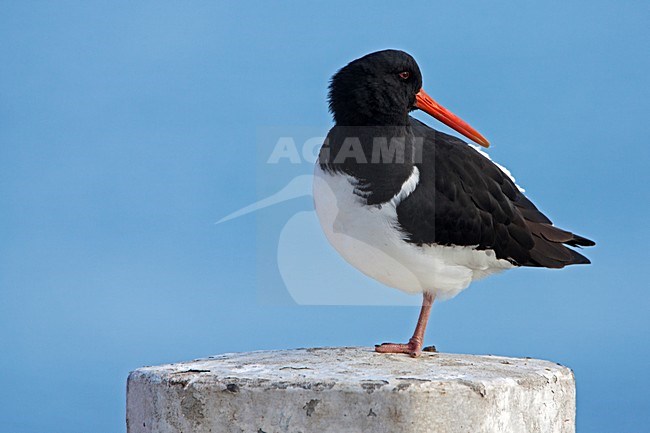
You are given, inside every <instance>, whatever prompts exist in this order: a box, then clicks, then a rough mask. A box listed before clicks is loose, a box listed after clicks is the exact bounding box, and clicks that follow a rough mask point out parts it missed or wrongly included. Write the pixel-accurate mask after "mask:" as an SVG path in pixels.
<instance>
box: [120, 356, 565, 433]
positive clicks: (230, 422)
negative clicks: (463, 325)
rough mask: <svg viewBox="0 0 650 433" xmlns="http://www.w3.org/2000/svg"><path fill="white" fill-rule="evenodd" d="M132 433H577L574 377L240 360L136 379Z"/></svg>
mask: <svg viewBox="0 0 650 433" xmlns="http://www.w3.org/2000/svg"><path fill="white" fill-rule="evenodd" d="M127 426H128V432H129V433H141V432H152V433H153V432H155V433H171V432H174V433H179V432H184V433H190V432H196V433H208V432H211V433H218V432H229V433H230V432H237V433H240V432H252V433H262V432H265V433H279V432H292V433H293V432H296V433H297V432H302V433H307V432H336V433H345V432H375V433H383V432H386V433H389V432H390V433H395V432H436V433H460V432H463V433H483V432H499V433H504V432H512V433H526V432H540V433H541V432H544V433H556V432H567V433H568V432H574V431H575V383H574V378H573V373H572V372H571V370H569V369H568V368H566V367H563V366H560V365H558V364H555V363H553V362H548V361H540V360H536V359H516V358H503V357H498V356H471V355H453V354H445V353H440V354H438V353H423V354H422V356H421V357H420V358H417V359H413V358H410V357H408V356H406V355H383V354H377V353H374V352H373V351H372V349H370V348H323V349H297V350H286V351H267V352H250V353H234V354H225V355H219V356H214V357H211V358H208V359H199V360H195V361H191V362H184V363H179V364H170V365H162V366H157V367H145V368H141V369H138V370H136V371H134V372H132V373H131V374H130V375H129V379H128V391H127Z"/></svg>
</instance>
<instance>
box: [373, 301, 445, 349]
mask: <svg viewBox="0 0 650 433" xmlns="http://www.w3.org/2000/svg"><path fill="white" fill-rule="evenodd" d="M433 300H434V296H433V295H432V294H431V293H427V292H425V293H424V295H423V296H422V309H421V310H420V317H419V318H418V324H417V325H416V326H415V332H413V337H411V339H410V340H409V342H408V343H406V344H397V343H383V344H378V345H376V346H375V352H379V353H408V354H409V355H411V356H412V357H413V358H415V357H418V356H420V354H421V353H422V344H423V342H424V331H425V330H426V329H427V321H428V320H429V314H430V313H431V305H432V304H433Z"/></svg>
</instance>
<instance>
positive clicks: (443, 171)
mask: <svg viewBox="0 0 650 433" xmlns="http://www.w3.org/2000/svg"><path fill="white" fill-rule="evenodd" d="M329 107H330V111H331V112H332V114H333V117H334V122H335V125H334V127H333V128H332V129H331V130H330V131H329V133H328V135H327V138H326V140H325V143H324V144H323V146H322V148H321V150H320V155H319V161H318V162H317V163H316V167H315V176H314V191H313V192H314V203H315V207H316V213H317V214H318V218H319V220H320V224H321V226H322V228H323V231H324V232H325V235H326V237H327V239H328V240H329V242H330V243H331V244H332V245H333V246H334V248H335V249H336V250H337V251H338V252H339V254H341V255H342V256H343V258H345V260H347V261H348V262H349V263H350V264H352V265H353V266H354V267H356V268H357V269H359V270H360V271H361V272H363V273H364V274H366V275H367V276H369V277H372V278H374V279H376V280H378V281H379V282H381V283H383V284H386V285H388V286H390V287H394V288H397V289H400V290H403V291H405V292H409V293H422V294H423V302H422V309H421V312H420V316H419V319H418V322H417V326H416V328H415V332H414V334H413V337H412V338H411V339H410V340H409V342H408V343H406V344H395V343H384V344H381V345H377V346H376V348H375V350H376V351H377V352H382V353H408V354H410V355H411V356H418V355H419V354H420V353H421V351H422V344H423V339H424V332H425V329H426V324H427V320H428V318H429V313H430V310H431V305H432V303H433V301H434V299H435V298H438V299H446V298H451V297H453V296H455V295H457V294H458V293H459V292H460V291H462V290H463V289H465V288H466V287H467V286H468V285H469V284H470V283H471V282H472V281H474V280H477V279H479V278H482V277H485V276H487V275H490V274H494V273H496V272H500V271H503V270H505V269H510V268H513V267H519V266H536V267H545V268H563V267H564V266H567V265H574V264H587V263H590V262H589V260H588V259H587V258H586V257H584V256H583V255H581V254H580V253H578V252H576V251H575V250H573V249H571V248H568V247H567V245H568V246H572V247H582V246H592V245H594V242H593V241H591V240H589V239H586V238H584V237H582V236H578V235H576V234H573V233H571V232H568V231H566V230H562V229H559V228H557V227H554V226H553V224H552V222H551V221H550V220H549V219H548V218H547V217H546V216H545V215H544V214H542V213H541V212H540V211H539V210H538V209H537V208H536V207H535V205H534V204H533V203H532V202H531V201H530V200H528V198H526V196H525V195H524V194H523V192H522V190H521V189H520V188H519V187H518V186H517V185H516V184H515V182H514V180H513V179H512V177H511V176H510V174H509V173H508V171H507V170H505V169H504V168H502V167H500V166H499V165H497V164H495V163H494V162H492V161H491V160H490V158H489V157H488V156H487V155H486V154H485V153H483V152H481V151H479V150H478V149H477V148H475V147H473V146H470V145H468V144H467V143H465V142H464V141H462V140H460V139H458V138H456V137H454V136H451V135H448V134H445V133H443V132H440V131H436V130H435V129H432V128H430V127H429V126H427V125H425V124H424V123H422V122H420V121H418V120H416V119H414V118H413V117H410V116H409V112H410V111H412V110H415V109H420V110H423V111H424V112H426V113H428V114H430V115H431V116H433V117H435V118H436V119H438V120H440V121H441V122H443V123H444V124H446V125H448V126H450V127H451V128H453V129H454V130H456V131H458V132H459V133H461V134H463V135H464V136H466V137H468V138H470V139H471V140H473V141H475V142H476V143H478V144H480V145H482V146H484V147H488V146H489V142H488V141H487V140H486V139H485V138H484V137H483V136H482V135H481V134H479V133H478V132H477V131H476V130H474V129H473V128H472V127H471V126H469V125H468V124H467V123H465V122H464V121H463V120H461V119H460V118H458V117H457V116H455V115H454V114H452V113H451V112H450V111H448V110H447V109H445V108H444V107H442V106H441V105H439V104H438V103H437V102H436V101H434V100H433V99H432V98H431V97H430V96H428V95H427V94H426V93H425V92H424V90H423V89H422V75H421V73H420V69H419V67H418V65H417V63H416V62H415V60H414V59H413V57H411V56H410V55H408V54H407V53H405V52H402V51H397V50H385V51H379V52H375V53H372V54H368V55H366V56H364V57H362V58H360V59H357V60H354V61H352V62H351V63H349V64H348V65H347V66H345V67H343V68H342V69H341V70H339V71H338V72H337V73H336V74H335V75H334V76H333V77H332V80H331V84H330V87H329Z"/></svg>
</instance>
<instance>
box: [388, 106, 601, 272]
mask: <svg viewBox="0 0 650 433" xmlns="http://www.w3.org/2000/svg"><path fill="white" fill-rule="evenodd" d="M412 126H413V131H414V133H415V135H416V137H422V138H423V139H424V147H423V151H422V155H421V156H422V161H421V162H418V163H416V166H418V168H419V170H420V181H419V183H418V187H417V188H416V189H415V191H413V193H412V194H411V195H409V196H408V197H407V198H406V199H405V200H404V201H402V202H401V203H400V204H399V206H398V207H397V217H398V222H399V224H400V226H401V229H402V230H403V232H404V233H405V237H406V240H407V241H409V242H412V243H415V244H419V245H422V244H438V245H463V246H476V247H477V249H480V250H486V249H491V250H494V252H495V254H496V256H497V258H500V259H506V260H508V261H510V262H511V263H513V264H515V265H519V266H542V267H547V268H562V267H564V266H567V265H572V264H583V263H584V264H586V263H590V262H589V259H587V258H586V257H585V256H583V255H582V254H580V253H578V252H576V251H574V250H572V249H571V248H568V247H567V246H566V245H570V246H574V247H575V246H578V247H579V246H592V245H595V244H594V242H593V241H591V240H589V239H586V238H583V237H581V236H578V235H575V234H573V233H570V232H568V231H565V230H562V229H559V228H557V227H554V226H553V223H552V222H551V221H550V220H549V219H548V218H547V217H546V216H545V215H544V214H542V213H541V212H540V211H539V210H538V209H537V208H536V207H535V205H534V204H533V203H532V202H531V201H530V200H528V199H527V198H526V196H525V195H524V194H523V193H521V192H520V191H519V189H517V187H516V186H515V184H514V183H513V182H512V180H511V179H510V177H508V176H507V175H506V174H505V173H503V172H502V171H501V170H500V169H499V167H497V166H496V165H495V164H494V163H493V162H492V161H490V160H489V159H488V158H486V157H484V156H483V155H481V154H480V153H479V152H477V151H476V150H475V149H473V148H472V147H470V146H468V145H467V144H465V143H464V142H463V141H462V140H460V139H458V138H456V137H453V136H451V135H448V134H445V133H442V132H439V131H436V130H434V129H432V128H429V127H428V126H427V125H425V124H423V123H421V122H419V121H417V120H415V119H412ZM424 167H426V169H424ZM432 168H433V169H432ZM565 244H566V245H565Z"/></svg>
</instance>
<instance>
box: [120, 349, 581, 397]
mask: <svg viewBox="0 0 650 433" xmlns="http://www.w3.org/2000/svg"><path fill="white" fill-rule="evenodd" d="M132 375H138V376H141V377H147V378H148V379H153V380H163V381H171V382H177V381H182V382H185V383H187V384H189V383H197V382H198V383H204V384H207V383H210V384H213V385H215V386H216V385H217V384H218V383H220V382H222V383H223V387H224V388H226V387H227V386H229V385H232V384H235V385H248V386H256V387H259V386H262V387H266V386H268V387H282V388H287V387H297V388H312V387H313V386H315V385H316V384H318V386H320V387H327V388H337V389H349V390H356V389H364V390H367V389H372V388H382V387H384V386H386V387H387V388H391V389H392V388H398V389H399V388H402V389H403V388H405V387H407V386H411V385H417V386H418V387H435V386H436V385H437V384H439V383H444V384H445V385H446V386H449V384H451V383H457V384H459V385H461V386H469V387H470V388H476V389H485V388H486V387H490V386H499V385H502V384H504V382H517V383H518V384H520V385H524V384H528V385H530V386H535V385H536V384H537V385H539V386H543V385H546V384H547V383H548V382H549V381H554V382H557V381H571V382H572V381H573V373H572V371H571V370H570V369H569V368H567V367H564V366H562V365H560V364H557V363H555V362H550V361H543V360H538V359H530V358H506V357H501V356H493V355H457V354H449V353H431V352H423V353H422V355H421V356H420V357H419V358H411V357H409V356H406V355H403V354H379V353H375V352H374V351H373V350H372V348H367V347H336V348H313V349H293V350H271V351H256V352H247V353H226V354H222V355H217V356H211V357H209V358H205V359H196V360H194V361H188V362H181V363H176V364H167V365H160V366H155V367H143V368H140V369H138V370H136V371H134V372H133V373H132Z"/></svg>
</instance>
